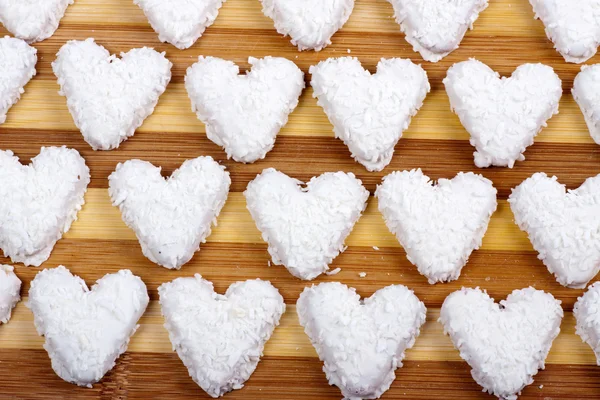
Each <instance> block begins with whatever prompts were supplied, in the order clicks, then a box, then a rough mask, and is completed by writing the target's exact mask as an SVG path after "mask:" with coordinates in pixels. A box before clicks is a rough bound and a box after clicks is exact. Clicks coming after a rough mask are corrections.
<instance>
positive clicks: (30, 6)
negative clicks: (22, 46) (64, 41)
mask: <svg viewBox="0 0 600 400" xmlns="http://www.w3.org/2000/svg"><path fill="white" fill-rule="evenodd" d="M73 3H74V0H0V23H2V25H4V27H5V28H6V29H7V30H8V31H9V32H10V33H12V34H13V35H15V36H16V37H18V38H19V39H23V40H25V41H27V42H28V43H34V42H40V41H42V40H44V39H47V38H49V37H50V36H52V35H53V34H54V32H55V31H56V29H57V28H58V24H59V23H60V20H61V19H62V17H63V16H64V15H65V11H67V7H69V5H71V4H73Z"/></svg>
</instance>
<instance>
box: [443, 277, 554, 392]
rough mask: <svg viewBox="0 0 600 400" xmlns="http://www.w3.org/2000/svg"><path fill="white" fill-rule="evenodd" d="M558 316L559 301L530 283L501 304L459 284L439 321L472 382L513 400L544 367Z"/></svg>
mask: <svg viewBox="0 0 600 400" xmlns="http://www.w3.org/2000/svg"><path fill="white" fill-rule="evenodd" d="M562 317H563V310H562V308H561V307H560V301H559V300H556V299H555V298H554V297H553V296H552V295H551V294H550V293H545V292H543V291H541V290H535V289H534V288H532V287H530V288H526V289H521V290H514V291H513V292H512V293H511V294H510V295H509V296H508V297H507V298H506V300H502V301H501V302H500V304H498V303H494V299H492V298H491V297H490V296H488V294H487V293H486V292H483V291H481V290H480V289H479V288H477V289H466V288H463V289H462V290H459V291H456V292H454V293H452V294H450V295H449V296H448V297H447V298H446V300H445V301H444V304H443V305H442V309H441V313H440V322H441V323H442V324H443V325H444V332H445V333H446V334H448V335H450V339H452V342H453V343H454V346H455V347H456V348H457V349H458V350H459V351H460V356H461V357H462V358H463V359H464V360H465V361H466V362H467V363H468V364H469V365H470V366H471V368H472V370H471V375H472V376H473V379H474V380H475V382H477V383H478V384H479V385H481V386H482V387H483V389H484V391H486V392H488V393H490V394H494V395H495V396H497V397H499V398H500V399H503V400H516V399H517V394H520V392H521V390H522V389H523V388H524V387H525V386H527V385H530V384H531V383H533V376H534V375H535V374H537V373H538V370H539V369H540V368H541V369H544V361H545V360H546V357H547V356H548V352H549V351H550V347H551V346H552V341H553V340H554V339H555V338H556V336H558V334H559V332H560V323H561V320H562Z"/></svg>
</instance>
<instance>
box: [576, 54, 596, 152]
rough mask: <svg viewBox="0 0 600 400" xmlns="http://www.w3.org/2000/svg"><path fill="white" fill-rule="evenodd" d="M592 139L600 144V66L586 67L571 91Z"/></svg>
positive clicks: (578, 75)
mask: <svg viewBox="0 0 600 400" xmlns="http://www.w3.org/2000/svg"><path fill="white" fill-rule="evenodd" d="M571 93H572V94H573V98H574V99H575V101H576V102H577V104H579V108H580V109H581V112H582V113H583V116H584V118H585V123H586V124H587V127H588V130H589V131H590V135H591V136H592V139H594V141H595V142H596V143H598V144H600V64H595V65H589V66H588V65H584V66H583V67H581V72H580V73H579V74H577V76H576V77H575V80H574V82H573V88H572V89H571Z"/></svg>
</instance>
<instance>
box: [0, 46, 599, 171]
mask: <svg viewBox="0 0 600 400" xmlns="http://www.w3.org/2000/svg"><path fill="white" fill-rule="evenodd" d="M0 56H1V57H2V61H3V65H0V72H1V73H0V122H3V121H4V120H5V119H6V113H7V111H8V109H9V108H10V107H11V106H12V105H13V104H14V103H15V102H16V101H17V100H18V99H19V97H20V94H21V93H22V92H23V86H24V85H25V84H26V83H27V82H28V81H29V80H30V79H31V77H32V76H33V75H35V63H36V50H35V49H34V48H32V47H30V46H28V45H27V44H26V43H25V42H23V41H21V40H19V39H11V38H4V39H0ZM121 56H122V58H120V59H119V58H117V57H116V56H114V55H112V56H111V55H110V54H109V52H108V51H107V50H106V49H105V48H104V47H102V46H100V45H98V44H96V43H95V42H94V40H93V39H87V40H85V41H70V42H68V43H67V44H65V45H64V46H63V47H62V48H61V49H60V51H59V52H58V54H57V58H56V60H55V61H54V62H53V63H52V68H53V70H54V73H55V75H56V76H57V78H58V83H59V84H60V87H61V92H60V93H61V94H62V95H64V96H66V98H67V106H68V109H69V111H70V112H71V115H72V116H73V119H74V122H75V125H76V126H77V127H78V128H79V129H80V130H81V132H82V134H83V137H84V139H85V140H86V141H87V142H88V143H89V144H90V145H91V146H92V148H93V149H95V150H110V149H114V148H116V147H118V146H119V144H120V143H122V142H123V141H124V140H126V139H128V138H129V137H131V136H132V135H133V134H134V133H135V130H136V129H137V128H139V127H140V126H141V125H142V123H143V122H144V120H145V119H146V118H147V117H148V116H149V115H150V114H152V112H153V111H154V107H155V106H156V104H157V102H158V99H159V97H160V95H161V94H162V93H163V92H164V91H165V89H166V87H167V85H168V83H169V81H170V79H171V67H172V64H171V62H170V61H169V60H168V59H167V58H166V57H165V56H164V53H162V54H161V53H158V52H156V51H154V50H152V49H149V48H146V47H144V48H139V49H133V50H131V51H129V52H127V53H123V54H122V55H121ZM249 62H250V64H251V65H252V69H251V70H250V71H249V72H248V73H247V75H240V74H239V72H240V71H239V67H238V66H236V65H235V64H234V63H232V62H230V61H226V60H223V59H220V58H215V57H200V58H199V59H198V61H197V62H196V63H195V64H193V65H192V66H190V67H189V68H188V70H187V73H186V76H185V86H186V89H187V93H188V96H189V98H190V100H191V104H192V110H193V111H195V112H196V114H197V116H198V118H199V119H200V120H201V121H202V122H203V123H204V124H205V126H206V134H207V136H208V138H209V139H210V140H212V141H213V142H214V143H216V144H218V145H219V146H222V147H223V148H224V149H225V151H226V153H227V156H228V157H229V158H233V159H234V160H235V161H238V162H244V163H251V162H254V161H257V160H259V159H262V158H264V157H265V156H266V154H267V153H268V152H269V151H270V150H271V149H272V148H273V146H274V145H275V140H276V137H277V134H278V132H279V131H280V129H281V128H282V127H283V126H284V125H285V124H286V123H287V121H288V116H289V114H290V113H291V112H292V111H293V110H294V109H295V108H296V106H297V105H298V101H299V97H300V95H301V93H302V90H303V88H304V76H303V73H302V71H301V70H300V69H299V68H298V67H297V66H296V65H295V64H294V63H293V62H291V61H289V60H287V59H285V58H278V57H265V58H262V59H255V58H250V59H249ZM310 73H311V74H312V80H311V85H312V87H313V95H314V96H315V97H316V98H317V99H318V104H319V105H320V106H321V107H323V109H324V111H325V113H326V114H327V116H328V118H329V120H330V121H331V123H332V125H333V127H334V132H335V135H336V137H338V138H340V139H341V140H342V141H343V142H344V143H345V144H346V145H347V146H348V148H349V150H350V152H351V154H352V156H353V157H354V158H355V159H356V160H357V161H358V162H359V163H361V164H362V165H364V166H365V167H366V168H367V169H368V170H369V171H381V170H382V169H384V168H385V167H386V166H387V165H388V164H389V163H390V161H391V160H392V157H393V153H394V147H395V146H396V144H397V143H398V140H400V138H401V137H402V134H403V132H404V131H405V130H406V129H407V128H408V126H409V124H410V120H411V118H412V117H413V116H414V115H415V114H416V113H417V111H418V110H419V108H420V107H421V106H422V104H423V101H424V100H425V98H426V96H427V93H428V92H429V90H430V85H429V82H428V79H427V73H426V72H425V70H423V68H421V67H420V66H418V65H416V64H413V63H412V62H411V61H410V60H408V59H399V58H392V59H382V60H381V61H380V62H379V64H378V66H377V73H375V74H371V73H370V72H369V71H367V70H365V69H364V68H363V67H362V65H361V63H360V61H359V60H358V59H356V58H352V57H342V58H330V59H327V60H325V61H322V62H320V63H319V64H318V65H316V66H312V67H311V68H310ZM444 84H445V86H446V91H447V94H448V97H449V99H450V104H451V107H452V109H453V110H454V111H455V112H456V114H457V115H458V116H459V119H460V121H461V123H462V124H463V126H464V127H465V129H466V130H467V131H468V132H469V133H470V135H471V144H472V145H473V146H474V147H475V149H476V151H475V153H474V156H475V165H476V166H478V167H481V168H483V167H489V166H492V165H493V166H508V167H512V166H513V165H514V163H515V162H516V161H518V160H523V159H524V155H523V153H524V152H525V150H526V148H527V147H528V146H530V145H532V144H533V141H534V137H535V136H536V135H537V134H538V133H539V132H540V130H541V129H542V128H543V127H544V126H545V125H546V122H547V120H548V119H550V118H551V117H552V115H554V114H557V113H558V107H559V100H560V98H561V96H562V87H561V80H560V78H559V77H558V76H557V75H556V74H555V73H554V71H553V69H552V68H551V67H549V66H546V65H543V64H524V65H521V66H520V67H518V68H517V69H516V71H515V72H514V73H513V74H512V76H511V77H510V78H500V77H499V75H498V74H497V73H495V72H494V71H493V70H492V69H491V68H489V67H488V66H486V65H485V64H483V63H481V62H479V61H477V60H474V59H471V60H468V61H463V62H459V63H457V64H455V65H453V66H452V67H451V68H450V69H449V70H448V72H447V76H446V78H445V79H444ZM572 93H573V96H574V98H575V100H576V101H577V102H578V103H579V105H580V108H581V110H582V112H583V114H584V117H585V120H586V122H587V124H588V126H589V130H590V133H591V135H592V137H593V138H594V140H596V141H597V142H600V113H598V112H597V111H596V109H597V108H598V107H599V105H600V96H599V95H598V93H600V65H594V66H589V67H587V66H584V67H583V68H582V71H581V72H580V73H579V74H578V76H577V77H576V79H575V82H574V87H573V90H572Z"/></svg>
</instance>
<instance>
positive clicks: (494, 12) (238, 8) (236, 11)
mask: <svg viewBox="0 0 600 400" xmlns="http://www.w3.org/2000/svg"><path fill="white" fill-rule="evenodd" d="M115 10H118V12H115ZM393 14H394V12H393V9H392V6H391V5H390V4H389V3H388V2H387V1H385V0H370V1H365V0H363V1H360V0H359V1H357V2H356V5H355V7H354V11H353V12H352V15H351V16H350V19H349V20H348V22H347V23H346V25H345V26H344V27H343V29H342V32H373V33H397V32H399V30H400V28H399V26H398V24H396V22H395V21H394V18H393V17H392V16H393ZM82 24H85V25H94V26H99V27H101V26H104V25H117V24H118V25H119V26H122V27H134V26H135V27H142V26H143V27H146V26H147V27H148V28H150V27H149V24H148V20H147V19H146V17H145V16H144V14H143V12H142V11H141V10H140V9H139V8H138V7H137V6H135V5H134V4H133V2H132V1H130V0H78V1H77V2H75V4H74V5H73V6H71V7H69V9H68V11H67V14H66V15H65V17H64V18H63V20H62V21H61V25H62V26H63V27H65V28H69V27H71V26H73V25H77V26H79V25H82ZM499 26H502V29H498V27H499ZM212 27H213V28H226V29H265V30H274V27H273V22H272V21H271V20H270V19H269V18H267V17H265V16H264V15H263V14H262V12H261V4H260V2H259V1H258V0H237V1H236V0H229V1H227V2H226V3H225V4H224V5H223V8H222V9H221V11H220V13H219V16H218V17H217V19H216V21H215V23H214V24H213V25H212ZM505 32H510V34H511V36H517V37H519V36H530V35H534V36H537V37H542V36H543V37H545V34H544V29H543V26H542V23H541V22H539V21H535V20H534V19H533V10H532V8H531V6H530V5H529V3H528V2H526V1H514V0H496V1H491V2H490V5H489V8H488V9H487V10H486V11H484V12H483V13H481V15H480V17H479V19H478V20H477V22H476V23H475V29H474V30H473V31H471V32H469V33H468V34H467V35H473V36H489V35H498V34H502V33H505ZM207 34H210V28H209V29H208V31H207ZM334 40H335V37H334Z"/></svg>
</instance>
